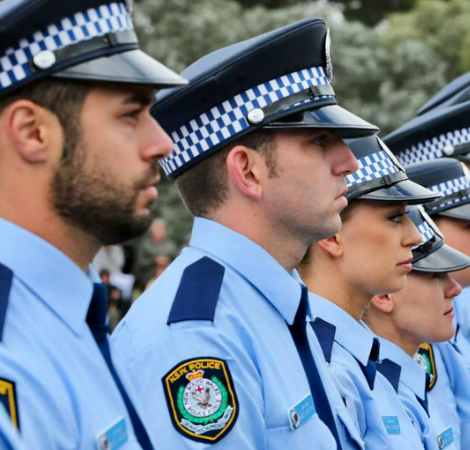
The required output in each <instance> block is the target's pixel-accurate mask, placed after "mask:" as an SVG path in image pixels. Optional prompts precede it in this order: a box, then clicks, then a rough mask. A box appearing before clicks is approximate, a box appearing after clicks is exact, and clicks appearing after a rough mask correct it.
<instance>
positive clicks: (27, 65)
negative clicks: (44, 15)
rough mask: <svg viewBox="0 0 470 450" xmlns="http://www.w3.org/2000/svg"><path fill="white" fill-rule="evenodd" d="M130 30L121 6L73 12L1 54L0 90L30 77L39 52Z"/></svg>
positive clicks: (115, 5) (123, 8) (126, 14)
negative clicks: (35, 57) (32, 64)
mask: <svg viewBox="0 0 470 450" xmlns="http://www.w3.org/2000/svg"><path fill="white" fill-rule="evenodd" d="M133 29H134V26H133V24H132V18H131V16H130V15H129V13H128V11H127V9H126V7H125V5H124V3H121V2H119V3H118V2H115V3H110V4H108V5H102V6H100V7H98V8H90V9H88V10H86V11H84V12H79V13H75V14H74V15H73V16H71V17H67V18H65V19H62V20H61V21H60V22H59V23H56V24H51V25H49V26H48V27H46V28H44V29H43V30H38V31H36V32H35V33H34V34H32V35H30V36H28V37H26V38H24V39H22V40H21V41H20V42H19V43H18V44H17V45H16V46H14V47H10V48H9V49H8V50H6V51H5V53H4V54H3V55H0V91H2V90H3V89H6V88H8V87H10V86H12V85H13V84H15V83H17V82H19V81H22V80H24V79H26V78H28V77H29V76H31V75H33V73H34V72H33V69H32V66H31V60H32V59H33V57H34V56H35V55H37V54H38V53H40V52H41V51H44V50H50V51H54V50H58V49H60V48H64V47H68V46H69V45H73V44H77V43H78V42H82V41H86V40H88V39H91V38H94V37H97V36H102V35H104V34H107V33H113V32H116V31H124V30H133Z"/></svg>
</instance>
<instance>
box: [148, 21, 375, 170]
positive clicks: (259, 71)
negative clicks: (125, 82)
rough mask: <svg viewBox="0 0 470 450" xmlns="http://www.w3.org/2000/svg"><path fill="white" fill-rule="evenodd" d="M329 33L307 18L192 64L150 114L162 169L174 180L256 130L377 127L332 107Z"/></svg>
mask: <svg viewBox="0 0 470 450" xmlns="http://www.w3.org/2000/svg"><path fill="white" fill-rule="evenodd" d="M329 42H330V41H329V36H328V30H327V28H326V25H325V23H324V22H323V20H321V19H315V18H314V19H306V20H303V21H301V22H296V23H294V24H292V25H289V26H287V27H284V28H281V29H278V30H275V31H272V32H270V33H267V34H264V35H262V36H258V37H255V38H253V39H249V40H247V41H244V42H241V43H238V44H235V45H232V46H229V47H226V48H223V49H221V50H218V51H216V52H214V53H211V54H209V55H206V56H205V57H203V58H201V59H199V60H198V61H196V62H195V63H194V64H192V65H191V66H190V67H188V68H187V69H186V70H185V71H183V72H182V74H181V75H182V76H184V77H185V78H187V79H188V80H189V81H190V83H191V84H190V85H189V86H187V87H185V88H183V89H180V90H178V91H175V90H173V89H170V90H165V91H162V92H160V93H159V95H158V102H157V103H156V104H155V106H154V108H153V111H152V114H153V116H154V117H155V119H157V120H158V122H159V123H160V124H161V125H162V126H163V128H164V129H165V131H166V132H167V133H168V134H170V135H171V137H172V138H173V141H174V143H175V144H174V148H173V152H172V154H170V155H169V156H168V157H167V158H165V159H164V160H163V161H162V162H161V164H162V167H163V169H164V171H165V173H166V174H167V175H168V176H170V177H171V178H174V177H176V176H178V175H179V174H181V173H182V172H183V171H185V170H187V169H188V168H190V167H192V166H193V165H194V164H196V163H197V162H199V161H201V160H202V159H204V158H206V157H208V156H209V155H211V154H212V153H214V152H215V151H216V150H218V149H220V148H221V147H223V146H225V145H227V144H229V143H230V142H232V141H234V140H235V139H238V138H240V137H242V136H244V135H246V134H248V133H251V132H252V131H254V130H257V129H259V128H266V129H281V130H285V129H299V128H323V129H330V130H332V131H335V132H337V133H338V135H340V136H341V137H356V136H368V135H370V134H372V133H374V132H376V131H378V129H377V127H375V126H374V125H371V124H370V123H368V122H366V121H364V120H362V119H360V118H359V117H357V116H355V115H354V114H351V113H350V112H348V111H346V110H345V109H343V108H341V107H340V106H338V104H337V101H336V96H335V92H334V89H333V87H332V85H331V81H332V73H333V72H332V71H333V66H332V60H331V54H330V44H329Z"/></svg>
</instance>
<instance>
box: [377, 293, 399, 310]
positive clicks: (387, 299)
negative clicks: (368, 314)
mask: <svg viewBox="0 0 470 450" xmlns="http://www.w3.org/2000/svg"><path fill="white" fill-rule="evenodd" d="M393 299H394V297H393V294H381V295H374V296H373V297H372V302H371V304H372V305H374V307H375V308H377V309H378V310H379V311H382V312H383V313H386V314H390V313H391V312H392V311H393V308H394V306H395V303H394V301H393Z"/></svg>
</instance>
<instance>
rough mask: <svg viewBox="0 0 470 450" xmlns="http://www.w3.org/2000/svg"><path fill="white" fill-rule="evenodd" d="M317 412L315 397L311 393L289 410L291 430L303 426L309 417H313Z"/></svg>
mask: <svg viewBox="0 0 470 450" xmlns="http://www.w3.org/2000/svg"><path fill="white" fill-rule="evenodd" d="M315 413H316V411H315V404H314V403H313V398H312V396H311V394H308V395H306V396H305V397H304V398H303V399H302V400H300V402H298V403H296V404H295V405H294V406H292V407H291V408H289V409H288V411H287V416H288V417H289V424H290V428H291V430H296V429H297V428H299V427H300V426H302V425H303V424H304V423H305V422H307V420H308V419H310V418H311V417H313V416H314V415H315Z"/></svg>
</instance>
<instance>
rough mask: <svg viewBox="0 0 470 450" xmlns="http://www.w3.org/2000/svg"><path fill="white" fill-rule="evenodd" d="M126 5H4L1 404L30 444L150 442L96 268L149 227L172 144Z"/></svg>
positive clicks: (105, 1)
mask: <svg viewBox="0 0 470 450" xmlns="http://www.w3.org/2000/svg"><path fill="white" fill-rule="evenodd" d="M131 6H132V5H131V3H130V2H127V3H124V2H120V1H109V0H80V1H66V2H64V1H61V0H47V1H46V0H4V1H2V2H1V3H0V180H1V181H0V216H1V218H0V280H1V281H0V341H1V343H0V397H1V400H2V403H3V404H4V406H6V410H7V412H8V413H9V415H10V417H11V421H12V423H13V425H14V426H15V427H16V428H18V429H19V431H20V433H21V435H22V438H23V439H24V441H25V446H26V447H27V448H40V449H48V450H50V449H56V448H60V449H64V448H74V449H91V448H126V449H127V448H129V449H130V448H152V444H151V442H150V438H149V436H148V433H147V432H146V430H145V428H146V427H145V419H144V418H143V417H141V414H140V413H141V408H140V405H139V404H138V402H137V399H136V397H135V395H134V393H133V391H132V388H131V386H130V384H129V381H128V380H127V379H126V377H125V374H124V373H123V372H122V371H121V369H120V368H119V367H118V365H117V364H116V363H115V361H114V360H113V352H112V351H111V349H110V346H109V343H108V340H107V326H106V311H107V305H106V290H105V288H104V286H103V285H101V284H99V283H98V280H99V278H98V276H97V275H96V273H95V272H93V270H92V269H91V268H90V266H89V264H90V262H91V260H92V258H93V256H94V254H95V253H96V252H97V251H98V249H99V247H100V246H101V245H103V244H113V243H117V242H121V241H123V240H126V239H128V238H131V237H133V236H135V235H137V234H139V233H141V232H143V231H144V230H145V229H146V228H147V227H148V225H149V224H150V222H151V216H150V211H149V206H150V204H151V203H152V201H153V200H154V199H155V198H156V196H157V191H156V189H155V187H154V184H156V183H157V182H158V180H159V175H158V171H157V168H156V165H157V160H158V159H160V158H163V157H165V156H167V155H168V153H169V152H170V151H171V141H170V139H169V137H168V136H167V135H166V134H165V132H164V131H163V130H162V129H161V128H160V126H159V125H158V124H157V123H156V122H155V121H154V119H153V118H152V117H151V116H150V106H151V104H152V103H153V99H154V89H155V88H162V87H172V86H178V85H183V84H186V82H185V80H184V79H183V78H181V77H180V76H178V75H176V74H175V73H173V72H172V71H171V70H169V69H168V68H166V67H165V66H163V65H162V64H160V63H159V62H157V61H155V60H153V59H152V58H150V57H149V56H148V55H146V54H144V53H142V52H141V51H140V50H139V45H138V41H137V39H136V35H135V33H134V31H133V23H132V18H131Z"/></svg>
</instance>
